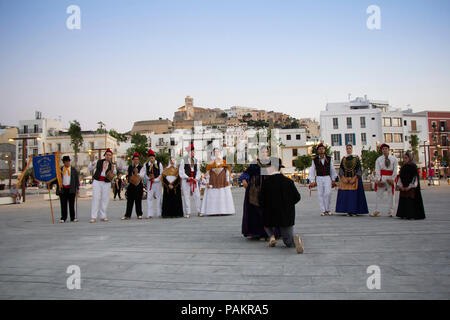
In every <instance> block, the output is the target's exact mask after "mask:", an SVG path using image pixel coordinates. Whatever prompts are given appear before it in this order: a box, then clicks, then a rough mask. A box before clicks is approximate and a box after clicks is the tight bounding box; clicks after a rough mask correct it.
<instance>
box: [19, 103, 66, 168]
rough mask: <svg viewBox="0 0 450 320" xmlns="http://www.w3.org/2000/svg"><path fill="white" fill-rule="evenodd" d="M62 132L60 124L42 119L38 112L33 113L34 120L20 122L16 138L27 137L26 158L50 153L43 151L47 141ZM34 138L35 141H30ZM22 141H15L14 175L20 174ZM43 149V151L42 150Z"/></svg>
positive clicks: (56, 121)
mask: <svg viewBox="0 0 450 320" xmlns="http://www.w3.org/2000/svg"><path fill="white" fill-rule="evenodd" d="M60 130H62V122H61V121H58V120H53V119H46V118H42V114H41V112H39V111H36V113H35V119H34V120H20V121H19V132H18V134H17V137H18V138H26V137H29V138H31V139H27V142H26V146H27V148H26V158H27V159H25V161H28V157H29V156H30V155H38V154H42V153H44V152H52V151H50V150H47V149H45V146H46V143H47V139H48V138H49V137H51V136H53V135H55V134H56V132H58V131H60ZM32 138H36V139H32ZM22 149H23V140H16V164H17V165H16V173H19V172H22V151H23V150H22ZM44 149H45V150H44Z"/></svg>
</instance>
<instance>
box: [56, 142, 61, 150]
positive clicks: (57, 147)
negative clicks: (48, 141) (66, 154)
mask: <svg viewBox="0 0 450 320" xmlns="http://www.w3.org/2000/svg"><path fill="white" fill-rule="evenodd" d="M56 151H62V150H61V143H57V144H56Z"/></svg>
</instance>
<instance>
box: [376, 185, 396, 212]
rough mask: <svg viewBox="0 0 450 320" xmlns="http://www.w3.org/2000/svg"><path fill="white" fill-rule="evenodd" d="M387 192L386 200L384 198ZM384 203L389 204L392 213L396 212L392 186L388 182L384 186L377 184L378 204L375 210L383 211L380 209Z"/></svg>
mask: <svg viewBox="0 0 450 320" xmlns="http://www.w3.org/2000/svg"><path fill="white" fill-rule="evenodd" d="M385 192H386V193H387V201H384V199H383V198H384V193H385ZM394 193H395V191H394ZM383 204H387V206H388V212H389V213H391V214H392V213H393V212H394V195H393V194H392V186H390V185H389V184H387V183H386V184H385V185H384V186H383V187H378V186H377V204H376V207H375V211H378V212H381V211H380V210H381V207H382V206H383Z"/></svg>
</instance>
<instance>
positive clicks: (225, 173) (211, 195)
mask: <svg viewBox="0 0 450 320" xmlns="http://www.w3.org/2000/svg"><path fill="white" fill-rule="evenodd" d="M380 149H381V151H382V153H383V155H381V156H380V157H379V158H378V159H377V160H376V166H375V177H376V184H375V190H376V208H375V211H374V212H372V213H371V214H370V216H372V217H377V216H380V214H381V210H382V204H383V203H386V204H387V215H388V216H390V217H392V216H393V208H394V195H395V190H398V191H399V196H400V199H399V205H398V209H397V217H400V218H402V219H424V218H425V211H424V206H423V201H422V196H421V192H420V181H419V172H418V169H417V166H416V164H415V162H414V158H413V156H412V154H411V153H410V152H406V154H405V156H404V159H403V160H404V164H403V166H402V168H401V169H400V173H399V175H398V176H397V166H398V164H397V159H396V158H395V157H394V156H392V155H391V154H390V147H389V146H388V145H387V144H383V145H381V147H380ZM325 150H326V149H325V146H324V145H323V144H319V145H318V147H317V156H316V157H315V158H314V159H313V162H312V166H311V169H310V171H309V180H310V182H311V183H310V185H309V188H310V190H311V189H312V188H315V187H317V191H318V200H319V207H320V210H321V215H322V216H327V215H332V213H331V210H330V200H331V190H332V188H334V187H337V186H338V187H339V191H338V196H337V203H336V212H339V213H345V214H347V215H348V216H356V215H360V214H368V213H369V210H368V206H367V201H366V197H365V193H364V186H363V183H362V178H361V176H362V168H361V161H360V159H359V157H358V156H356V155H353V153H352V151H353V148H352V145H347V146H346V150H347V155H346V156H344V157H343V159H342V161H341V164H340V168H339V173H337V172H336V170H335V169H334V167H333V164H332V161H331V157H329V156H327V155H326V154H325ZM186 151H187V153H188V156H187V157H185V158H183V159H182V160H181V162H180V165H179V166H177V165H176V159H175V158H171V159H170V161H169V164H168V165H167V166H166V167H165V168H164V167H163V165H162V163H160V162H158V161H157V160H156V157H155V153H154V152H153V150H151V149H150V150H149V151H148V161H147V162H146V163H145V164H144V165H141V164H140V155H139V154H138V153H135V154H134V155H133V157H132V164H131V165H130V166H129V167H128V172H127V180H128V188H127V206H126V211H125V215H124V216H123V217H122V218H121V219H122V220H129V219H131V215H132V211H133V207H135V210H136V215H137V218H138V219H142V218H143V216H144V214H143V211H142V198H143V190H144V180H145V181H146V188H147V214H146V216H145V218H146V219H151V218H152V217H154V213H155V206H156V216H157V217H186V218H189V217H190V216H191V214H192V213H193V212H194V213H195V212H196V213H197V214H198V216H204V215H232V214H234V213H235V208H234V202H233V197H232V194H231V174H230V169H229V166H228V165H227V163H226V161H225V160H224V159H223V155H222V152H221V150H220V149H219V148H215V149H214V150H213V154H212V157H211V160H210V161H209V162H208V163H207V166H206V173H205V174H204V175H202V174H201V172H200V163H199V161H198V159H196V158H195V149H194V146H193V144H191V145H190V146H189V147H187V148H186ZM259 151H260V152H259V157H258V158H257V159H256V160H255V161H253V162H252V163H251V164H250V166H249V167H248V168H247V169H246V170H245V171H244V172H243V173H242V175H241V176H240V177H239V181H240V182H241V183H242V184H243V186H244V188H245V196H244V204H243V217H242V234H243V235H244V236H245V237H249V238H254V239H261V238H263V239H266V240H269V246H270V247H274V246H275V245H276V242H277V240H278V239H280V238H282V240H283V242H284V244H285V245H286V246H287V247H295V248H296V252H297V253H303V251H304V249H303V244H302V240H301V238H300V235H298V234H295V235H294V230H293V228H294V225H295V205H296V204H297V203H298V202H299V201H300V199H301V197H300V193H299V192H298V190H297V188H296V186H295V184H294V182H293V181H292V180H291V179H289V178H287V177H285V176H284V175H283V174H282V173H281V169H282V168H283V167H284V166H283V165H282V164H281V159H280V158H276V157H271V156H270V149H269V147H262V148H261V149H260V150H259ZM112 155H113V153H112V151H111V150H110V149H107V150H106V152H105V154H104V159H101V160H98V161H92V162H91V163H90V164H89V166H88V167H89V169H90V170H92V171H94V174H93V180H94V181H93V183H92V206H91V220H90V222H91V223H94V222H97V219H98V217H100V221H104V222H106V221H108V218H107V208H108V203H109V199H110V192H111V181H112V180H113V179H114V177H115V175H116V174H117V169H116V167H115V165H113V163H112ZM63 162H64V166H63V167H62V168H61V172H62V181H63V188H62V189H61V190H59V187H57V193H58V194H59V195H60V199H61V220H60V222H65V221H66V219H67V203H69V209H70V220H71V221H74V222H76V221H78V220H77V218H76V216H75V214H74V205H73V203H74V199H75V194H76V193H77V192H78V188H79V178H78V174H77V172H76V170H75V168H73V167H72V166H71V165H70V158H69V157H68V156H65V157H63ZM338 177H339V182H338V179H337V178H338ZM202 186H203V187H205V191H204V195H203V199H202V200H201V199H200V187H202ZM385 193H386V194H387V198H388V199H387V201H384V199H383V197H384V194H385ZM191 198H193V200H194V204H195V208H194V210H195V211H192V210H191ZM183 200H184V209H183Z"/></svg>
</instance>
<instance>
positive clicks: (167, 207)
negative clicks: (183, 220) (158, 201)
mask: <svg viewBox="0 0 450 320" xmlns="http://www.w3.org/2000/svg"><path fill="white" fill-rule="evenodd" d="M162 183H163V201H162V217H163V218H175V217H183V203H182V200H181V178H180V176H179V174H178V168H177V166H176V161H175V159H174V158H171V159H170V162H169V165H168V166H167V167H166V168H165V169H164V170H163V172H162Z"/></svg>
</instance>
